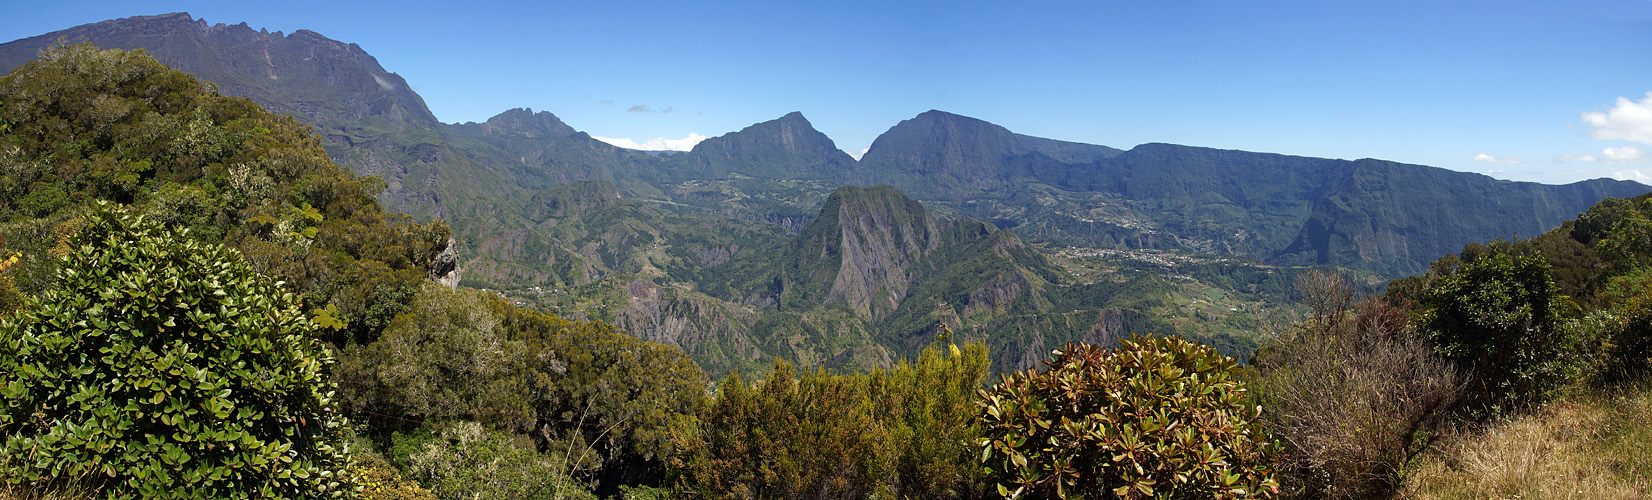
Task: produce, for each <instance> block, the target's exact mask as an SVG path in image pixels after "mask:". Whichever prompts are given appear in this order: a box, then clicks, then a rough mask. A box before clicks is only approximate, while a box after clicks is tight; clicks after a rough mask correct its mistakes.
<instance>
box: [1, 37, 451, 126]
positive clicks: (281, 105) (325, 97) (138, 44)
mask: <svg viewBox="0 0 1652 500" xmlns="http://www.w3.org/2000/svg"><path fill="white" fill-rule="evenodd" d="M59 38H62V39H63V40H64V41H65V42H68V43H80V42H92V43H94V44H97V46H98V47H102V48H118V49H126V50H133V49H139V48H143V49H146V50H148V51H149V55H151V56H154V57H155V59H157V60H159V61H161V62H162V63H165V64H166V65H168V66H171V67H172V68H173V69H177V70H181V71H184V72H187V73H191V74H194V75H195V76H196V77H197V78H201V79H204V80H207V81H210V82H212V83H214V84H217V85H218V90H219V91H220V92H222V93H223V94H225V95H232V96H239V97H247V98H251V99H252V100H253V101H256V102H258V104H260V105H263V106H264V107H265V108H267V109H269V110H270V111H272V112H275V113H284V114H291V115H294V116H298V117H300V119H301V120H303V121H304V122H305V123H309V124H311V125H318V124H321V123H326V122H331V121H359V120H362V119H365V118H368V117H379V118H383V119H384V120H386V121H387V122H389V124H391V126H395V127H414V128H424V129H429V128H433V127H435V126H436V125H437V124H438V123H437V121H436V117H435V116H434V115H432V114H431V113H430V109H429V108H428V107H426V106H425V103H424V99H422V98H420V97H419V95H418V94H416V93H414V92H413V90H412V89H411V88H409V87H408V86H407V82H406V81H405V80H403V79H402V77H401V76H400V75H397V74H395V73H391V72H389V71H385V69H384V68H383V67H381V66H379V63H378V60H377V59H374V58H373V56H371V55H368V54H367V52H366V51H364V50H362V49H361V47H360V46H358V45H356V44H353V43H344V42H339V41H336V40H332V39H329V38H327V37H324V36H321V35H320V34H318V33H316V32H314V31H309V30H298V31H295V32H293V33H292V34H291V35H283V34H282V33H281V32H279V31H277V32H274V33H271V32H269V31H266V30H253V29H252V28H251V27H249V26H247V24H246V23H241V24H236V25H226V24H222V23H219V24H208V23H207V21H206V20H205V19H193V18H191V17H190V16H189V14H187V13H181V12H175V13H171V14H163V15H159V16H135V17H129V18H123V19H113V20H109V21H103V22H100V23H93V24H87V25H83V26H77V27H74V28H70V29H66V30H61V31H54V32H51V33H47V34H44V35H40V36H36V37H31V38H25V39H22V40H17V41H14V42H10V43H7V44H4V45H0V71H11V69H12V68H14V67H17V66H19V65H21V64H23V63H25V62H28V61H29V60H31V59H34V57H35V54H36V53H38V52H39V50H40V48H41V47H44V46H46V45H48V44H51V43H53V42H55V41H56V40H58V39H59Z"/></svg>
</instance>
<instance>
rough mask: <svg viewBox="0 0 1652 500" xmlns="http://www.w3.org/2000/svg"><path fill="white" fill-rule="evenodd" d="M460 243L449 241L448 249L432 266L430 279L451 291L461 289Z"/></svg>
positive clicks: (439, 255) (443, 250)
mask: <svg viewBox="0 0 1652 500" xmlns="http://www.w3.org/2000/svg"><path fill="white" fill-rule="evenodd" d="M460 271H462V269H460V268H459V242H458V241H457V240H454V239H453V238H448V239H447V248H444V249H442V253H441V254H438V255H437V256H436V262H435V263H433V264H431V265H430V279H432V280H435V281H436V284H439V285H442V286H445V287H448V288H449V289H458V288H459V279H460V278H459V273H460Z"/></svg>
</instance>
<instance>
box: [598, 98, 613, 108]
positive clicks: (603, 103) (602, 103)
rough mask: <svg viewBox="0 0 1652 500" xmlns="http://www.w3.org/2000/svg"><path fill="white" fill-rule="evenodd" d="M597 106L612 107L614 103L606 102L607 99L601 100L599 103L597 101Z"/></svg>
mask: <svg viewBox="0 0 1652 500" xmlns="http://www.w3.org/2000/svg"><path fill="white" fill-rule="evenodd" d="M597 104H601V105H603V106H613V105H614V101H610V100H607V99H603V100H600V101H597Z"/></svg>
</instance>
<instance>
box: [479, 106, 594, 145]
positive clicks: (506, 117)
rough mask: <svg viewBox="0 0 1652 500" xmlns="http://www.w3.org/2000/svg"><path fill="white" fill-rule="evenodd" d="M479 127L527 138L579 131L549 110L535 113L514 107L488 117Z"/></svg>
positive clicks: (561, 135) (565, 135) (566, 134)
mask: <svg viewBox="0 0 1652 500" xmlns="http://www.w3.org/2000/svg"><path fill="white" fill-rule="evenodd" d="M481 127H482V128H483V131H484V133H487V134H495V135H508V134H519V135H522V136H524V137H528V138H542V137H568V136H572V135H574V134H576V133H578V132H579V131H577V130H574V128H573V127H570V126H568V124H566V123H563V122H562V119H560V118H557V117H556V115H553V114H551V113H550V112H549V111H540V112H538V113H535V112H534V111H533V110H532V109H529V108H515V109H511V110H509V111H505V112H503V113H499V114H497V115H494V116H493V117H492V118H488V121H487V122H486V123H483V124H481Z"/></svg>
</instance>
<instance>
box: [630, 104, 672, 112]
mask: <svg viewBox="0 0 1652 500" xmlns="http://www.w3.org/2000/svg"><path fill="white" fill-rule="evenodd" d="M672 111H676V109H675V108H672V107H671V106H666V107H665V109H660V110H655V109H654V108H651V107H648V105H647V104H632V105H631V107H630V108H627V109H626V110H625V112H627V113H670V112H672Z"/></svg>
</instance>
